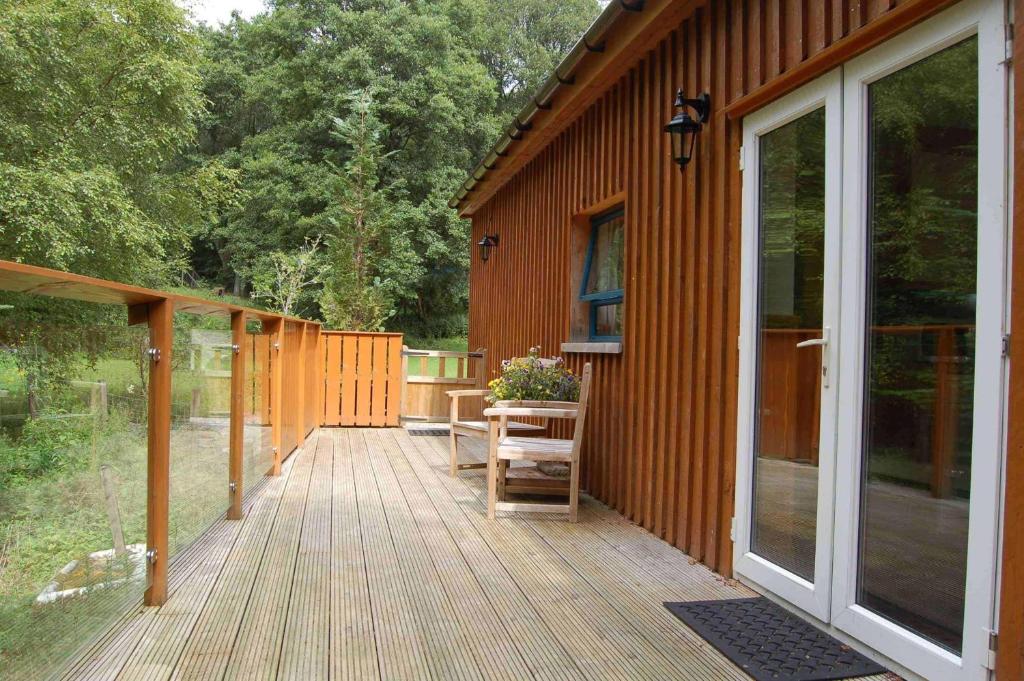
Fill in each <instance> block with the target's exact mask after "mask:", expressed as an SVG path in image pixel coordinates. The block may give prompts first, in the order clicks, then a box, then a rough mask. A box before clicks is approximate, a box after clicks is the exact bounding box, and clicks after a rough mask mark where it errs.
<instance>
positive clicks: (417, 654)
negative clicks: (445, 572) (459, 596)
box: [345, 431, 431, 679]
mask: <svg viewBox="0 0 1024 681" xmlns="http://www.w3.org/2000/svg"><path fill="white" fill-rule="evenodd" d="M345 436H346V437H348V439H349V446H350V448H351V452H352V472H353V479H354V480H355V487H356V500H357V503H358V504H359V525H360V530H361V532H362V536H363V553H364V556H365V560H366V572H367V576H368V579H369V585H370V594H371V597H370V603H371V611H372V613H373V626H374V632H375V633H376V639H377V660H378V664H379V667H380V674H381V678H383V679H429V678H431V676H430V673H429V671H428V670H429V665H428V662H427V654H426V652H427V650H428V649H429V645H428V643H427V641H426V633H425V632H423V631H422V630H421V629H420V627H419V626H418V625H417V623H416V619H415V616H414V615H413V599H414V598H415V597H414V595H413V594H412V593H411V592H410V585H409V584H408V583H407V582H406V579H405V577H404V575H403V574H402V573H401V570H400V569H399V567H398V563H399V560H400V557H399V555H398V553H397V552H396V551H395V546H394V543H393V542H392V540H391V531H390V528H389V527H388V523H387V517H386V516H385V511H384V503H383V501H382V499H381V495H380V490H379V489H378V488H377V481H376V479H375V478H374V475H373V470H372V469H371V467H370V462H369V459H368V456H367V452H366V442H365V441H364V439H363V434H362V432H361V431H348V432H346V433H345Z"/></svg>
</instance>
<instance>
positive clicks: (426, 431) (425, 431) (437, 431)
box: [405, 428, 450, 437]
mask: <svg viewBox="0 0 1024 681" xmlns="http://www.w3.org/2000/svg"><path fill="white" fill-rule="evenodd" d="M405 432H407V433H409V435H435V436H439V435H443V436H445V437H448V435H450V433H449V431H448V429H447V428H444V429H441V428H417V429H415V430H414V429H412V428H408V429H406V431H405Z"/></svg>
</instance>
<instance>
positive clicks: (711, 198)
mask: <svg viewBox="0 0 1024 681" xmlns="http://www.w3.org/2000/svg"><path fill="white" fill-rule="evenodd" d="M898 4H904V3H900V2H896V1H894V0H826V1H818V0H813V1H811V0H731V1H729V0H725V1H719V2H710V3H707V5H705V7H703V8H701V9H698V10H696V11H695V13H694V14H693V15H692V16H690V18H688V19H687V20H686V21H684V22H683V23H682V24H681V25H680V26H678V27H677V28H676V29H675V30H674V31H673V32H672V33H671V34H670V35H669V36H668V37H667V38H665V39H664V40H662V41H661V42H659V43H657V44H654V45H651V49H650V51H648V52H647V54H646V55H644V56H643V58H642V59H641V60H640V61H639V63H637V64H636V65H635V66H634V67H633V68H632V69H630V70H629V71H628V72H627V73H626V74H625V75H624V76H623V77H622V78H620V79H619V80H618V81H617V82H616V83H615V84H614V85H613V86H612V87H610V88H609V89H608V90H607V91H606V92H604V93H603V94H602V95H601V96H600V97H599V99H598V100H597V101H596V102H595V103H594V104H593V105H591V106H590V107H589V108H588V109H587V110H586V111H585V112H584V113H583V114H582V115H581V116H580V117H579V118H578V119H577V120H575V121H573V122H572V123H571V124H570V125H569V126H568V127H567V128H566V129H565V130H563V131H562V132H561V133H560V134H559V135H558V136H557V137H556V138H555V139H554V141H553V142H552V143H551V144H549V145H548V146H547V147H546V148H545V149H544V150H543V151H542V152H541V153H539V154H538V155H537V156H536V157H535V158H534V159H532V160H531V161H530V162H529V163H528V164H527V165H526V166H525V167H524V168H523V169H522V170H521V171H520V172H518V173H517V174H516V175H515V176H513V177H512V178H511V179H510V180H509V182H508V183H507V184H506V185H505V186H504V187H502V188H501V189H500V190H499V191H498V192H497V193H496V194H495V195H494V196H493V197H492V198H491V199H490V200H489V201H488V202H487V203H486V204H484V205H483V206H482V207H480V209H479V210H478V211H477V212H476V213H475V214H474V216H473V241H474V242H475V241H478V240H479V239H480V238H482V236H483V234H484V233H485V232H487V233H495V232H497V233H498V234H499V235H500V238H501V241H500V246H499V247H498V248H496V249H494V250H493V251H492V253H491V258H490V260H489V261H488V262H487V263H483V262H481V261H480V259H479V258H478V257H477V256H476V253H475V251H474V252H473V254H472V256H473V257H472V264H471V275H470V276H471V287H470V322H469V323H470V347H474V348H475V347H486V348H487V349H488V358H489V364H490V367H489V369H490V372H491V373H494V372H495V371H496V370H497V368H498V364H499V362H500V361H501V359H502V358H505V357H512V356H519V355H522V354H524V352H525V351H526V349H527V348H528V347H530V346H531V345H537V344H539V345H541V346H542V347H543V352H544V353H545V354H557V353H559V346H560V343H561V342H563V341H566V340H568V339H569V325H570V303H571V299H572V296H573V295H574V293H575V292H573V291H571V290H570V283H569V282H570V278H571V266H572V265H571V262H570V259H571V256H570V248H571V245H570V234H571V220H572V217H573V216H574V215H576V214H579V213H581V212H583V211H585V210H587V209H588V208H589V207H591V206H594V205H595V204H598V203H601V202H603V201H607V200H609V199H610V198H612V197H615V196H616V195H618V194H624V196H625V204H626V274H625V276H626V282H627V283H626V309H625V313H626V314H625V322H624V325H625V328H624V334H623V353H622V354H621V355H573V356H570V357H569V358H568V360H569V362H570V364H572V365H574V366H575V367H576V368H580V367H581V366H582V364H583V363H584V362H585V361H589V362H592V363H593V365H594V381H595V383H594V393H593V398H592V399H593V402H592V404H593V408H592V411H590V412H589V414H588V424H587V430H588V436H587V439H586V451H585V453H584V462H585V465H584V469H583V484H584V486H585V487H586V489H587V490H588V491H589V492H590V493H591V494H593V495H594V496H596V497H597V498H599V499H601V500H603V501H605V502H607V503H608V504H610V505H611V506H613V507H614V508H616V509H617V510H618V511H620V512H621V513H623V514H624V515H626V516H627V517H629V518H630V519H632V520H634V521H636V522H637V523H639V524H641V525H643V527H645V528H647V529H648V530H650V531H652V532H654V533H655V534H657V535H658V536H660V537H663V538H664V539H666V540H667V541H669V542H671V543H672V544H674V545H676V546H677V547H679V548H680V549H682V550H684V551H686V552H687V553H689V554H690V555H691V556H693V557H694V558H696V559H697V560H700V561H702V562H704V563H706V564H707V565H709V566H710V567H712V568H714V569H716V570H718V571H719V572H722V573H724V574H729V573H730V572H731V564H732V543H731V541H730V540H729V528H730V522H731V518H732V515H733V491H734V489H733V487H734V481H735V456H736V453H735V433H736V410H735V405H736V391H737V371H738V354H737V349H736V348H737V334H738V329H739V255H740V254H739V243H740V242H739V233H740V182H741V177H740V171H739V167H738V160H739V146H740V142H741V124H740V122H739V121H730V120H729V119H728V118H727V117H726V116H725V114H724V113H723V109H724V107H725V106H726V105H727V104H729V103H730V102H733V101H736V100H737V99H738V98H740V97H742V96H743V95H746V94H748V93H749V92H751V91H753V90H755V89H757V88H758V87H761V86H763V85H765V84H767V83H768V82H769V81H770V80H772V79H773V78H775V77H777V76H779V75H780V74H783V73H785V72H786V71H787V70H790V69H792V68H794V67H796V66H797V65H799V64H801V63H802V62H804V61H806V60H807V59H809V58H811V57H813V56H814V55H816V54H818V53H819V52H821V51H822V50H824V49H826V48H827V47H828V46H829V45H831V44H832V43H834V42H835V41H837V40H839V39H841V38H843V37H845V36H847V35H849V34H851V33H852V32H855V31H857V30H859V29H861V28H862V27H864V26H865V25H866V24H868V23H869V22H872V21H875V20H877V19H879V18H880V17H883V16H884V15H885V13H886V12H889V11H890V10H892V9H893V8H894V7H896V6H897V5H898ZM677 87H683V88H684V90H685V91H686V92H687V93H688V94H690V95H691V96H692V95H695V94H697V93H699V92H703V91H707V92H710V93H711V98H712V103H713V112H714V113H713V118H712V121H711V122H710V125H708V126H706V127H705V130H704V132H703V133H702V134H701V135H700V138H699V140H698V143H697V144H698V149H697V152H696V158H695V159H694V160H693V161H692V162H691V163H690V165H689V166H688V167H687V168H686V171H685V172H684V173H680V171H679V169H678V168H677V167H676V166H675V165H674V164H672V162H671V160H670V158H669V149H668V144H669V139H668V137H667V135H665V134H664V133H663V132H662V128H663V126H664V124H665V122H666V121H668V120H669V118H671V116H672V113H673V112H672V106H671V104H672V94H673V92H674V91H675V89H676V88H677Z"/></svg>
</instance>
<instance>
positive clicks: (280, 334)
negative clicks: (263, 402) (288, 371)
mask: <svg viewBox="0 0 1024 681" xmlns="http://www.w3.org/2000/svg"><path fill="white" fill-rule="evenodd" d="M270 328H271V329H272V331H271V337H270V377H271V378H270V433H271V442H272V443H273V446H274V464H273V466H271V468H270V475H281V458H282V455H283V452H282V442H281V432H282V426H283V425H284V423H283V412H282V407H283V402H284V400H283V395H284V386H283V385H282V383H283V382H284V319H282V318H280V317H279V318H277V319H275V320H274V321H273V322H271V323H270Z"/></svg>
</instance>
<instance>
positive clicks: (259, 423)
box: [242, 328, 274, 494]
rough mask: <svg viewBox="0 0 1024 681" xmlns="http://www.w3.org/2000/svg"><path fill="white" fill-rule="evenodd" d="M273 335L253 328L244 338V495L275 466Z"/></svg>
mask: <svg viewBox="0 0 1024 681" xmlns="http://www.w3.org/2000/svg"><path fill="white" fill-rule="evenodd" d="M272 343H273V341H272V340H271V337H270V335H268V334H266V333H263V332H262V330H261V329H255V328H254V329H251V330H250V332H249V333H246V335H245V345H244V347H243V348H242V351H243V352H244V353H245V429H244V434H243V440H242V442H243V444H242V448H243V449H242V451H243V455H242V470H243V473H244V480H245V481H246V482H245V494H249V492H251V491H252V490H253V489H254V488H255V485H256V483H257V482H258V481H259V480H260V479H261V478H262V477H263V476H264V475H266V474H267V473H268V472H269V471H270V468H271V466H273V465H274V439H273V429H272V428H271V423H270V391H271V385H270V380H271V372H270V357H271V349H272Z"/></svg>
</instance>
